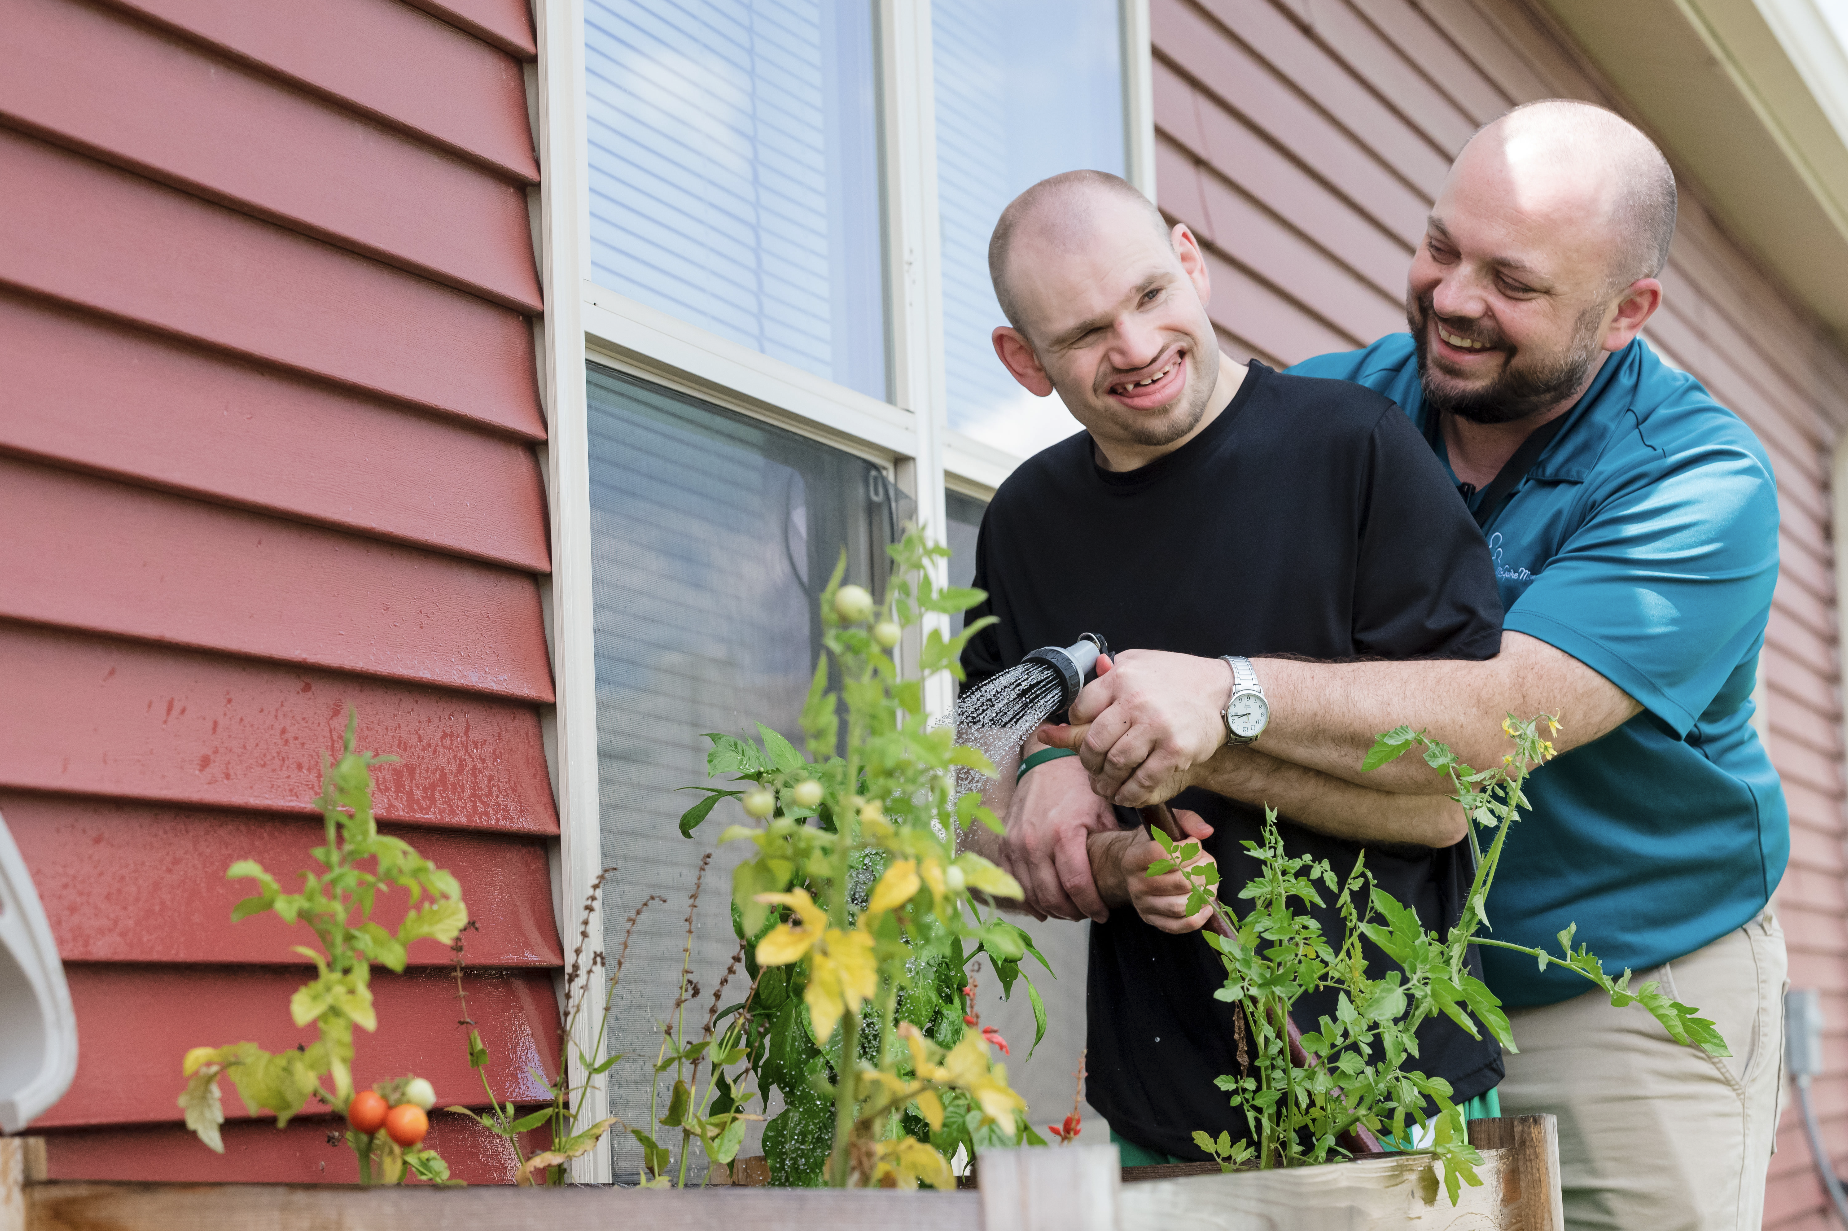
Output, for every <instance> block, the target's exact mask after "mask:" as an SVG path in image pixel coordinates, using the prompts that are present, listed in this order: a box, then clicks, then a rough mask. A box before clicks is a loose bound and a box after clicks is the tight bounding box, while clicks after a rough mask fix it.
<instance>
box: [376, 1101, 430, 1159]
mask: <svg viewBox="0 0 1848 1231" xmlns="http://www.w3.org/2000/svg"><path fill="white" fill-rule="evenodd" d="M385 1131H386V1132H387V1133H389V1134H391V1139H392V1140H393V1141H395V1142H397V1143H398V1144H399V1145H401V1146H403V1147H404V1148H405V1149H407V1150H408V1149H410V1148H411V1147H412V1146H414V1145H416V1144H417V1143H418V1142H420V1141H422V1140H423V1139H424V1134H425V1133H427V1132H429V1131H430V1117H429V1116H426V1115H425V1114H424V1109H423V1108H421V1107H419V1106H418V1105H417V1104H416V1103H399V1104H398V1105H397V1106H396V1107H393V1108H392V1109H391V1110H390V1111H388V1112H386V1113H385Z"/></svg>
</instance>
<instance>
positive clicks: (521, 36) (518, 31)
mask: <svg viewBox="0 0 1848 1231" xmlns="http://www.w3.org/2000/svg"><path fill="white" fill-rule="evenodd" d="M405 3H406V4H409V5H411V6H412V7H413V8H419V9H422V10H423V11H424V12H426V13H429V14H431V15H432V16H435V17H440V18H442V19H443V20H444V21H446V22H448V23H449V24H450V25H452V26H455V27H456V28H457V29H460V30H466V31H468V32H469V33H470V34H473V35H474V36H475V37H476V38H479V39H481V40H483V41H484V42H487V43H490V44H492V45H493V46H495V47H499V48H500V49H501V50H503V51H506V52H508V53H509V54H511V55H515V56H518V57H519V58H520V59H522V60H537V59H538V58H539V49H538V45H537V43H535V42H534V40H533V17H532V13H531V12H529V11H528V10H527V7H526V0H405Z"/></svg>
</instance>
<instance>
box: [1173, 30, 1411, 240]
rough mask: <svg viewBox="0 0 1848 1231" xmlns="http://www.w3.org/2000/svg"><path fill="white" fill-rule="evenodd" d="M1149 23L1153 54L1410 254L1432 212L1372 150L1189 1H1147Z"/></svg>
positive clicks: (1408, 185)
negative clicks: (1333, 188)
mask: <svg viewBox="0 0 1848 1231" xmlns="http://www.w3.org/2000/svg"><path fill="white" fill-rule="evenodd" d="M1149 19H1150V23H1151V28H1152V30H1153V32H1154V46H1155V51H1156V53H1157V54H1158V55H1160V56H1162V57H1163V58H1164V59H1166V60H1167V61H1168V62H1169V63H1170V64H1171V65H1173V66H1174V67H1176V68H1178V69H1180V70H1181V71H1182V72H1183V73H1184V74H1185V75H1186V77H1187V78H1188V79H1190V81H1191V82H1192V83H1193V84H1194V85H1195V86H1196V87H1197V88H1199V89H1201V90H1202V91H1204V94H1205V95H1206V96H1207V97H1210V98H1212V99H1214V100H1215V101H1216V102H1217V103H1218V104H1219V105H1220V106H1223V107H1225V108H1227V109H1229V110H1231V111H1232V112H1234V113H1236V114H1237V115H1238V116H1240V117H1241V118H1242V119H1243V121H1244V122H1246V123H1247V124H1249V125H1251V127H1252V128H1253V129H1255V130H1256V131H1258V132H1260V133H1262V134H1263V135H1264V137H1265V139H1266V140H1267V141H1269V142H1271V143H1272V144H1273V145H1274V146H1275V147H1276V148H1277V149H1278V150H1280V151H1282V152H1283V153H1285V154H1286V155H1288V156H1289V157H1290V158H1292V159H1294V160H1296V161H1297V162H1299V163H1301V164H1303V165H1304V166H1306V167H1308V168H1310V169H1311V170H1312V171H1313V172H1314V173H1315V174H1316V175H1317V176H1319V177H1321V178H1322V179H1324V180H1326V181H1328V182H1329V183H1331V184H1334V185H1335V186H1337V187H1338V188H1339V189H1340V190H1341V193H1342V195H1343V196H1345V197H1346V198H1347V199H1348V200H1349V201H1350V202H1353V203H1355V204H1356V206H1357V207H1364V209H1365V212H1367V213H1368V214H1369V215H1370V216H1371V217H1373V218H1374V219H1375V220H1377V221H1378V222H1379V224H1380V225H1381V226H1383V227H1385V228H1386V229H1387V231H1388V232H1389V233H1391V234H1394V235H1397V236H1399V237H1400V238H1401V239H1402V240H1403V241H1404V242H1405V244H1406V246H1407V249H1408V250H1409V249H1410V246H1411V245H1412V244H1415V243H1417V242H1418V237H1419V236H1420V235H1422V234H1423V233H1424V224H1425V215H1426V214H1427V213H1428V212H1429V211H1430V208H1431V198H1430V197H1429V196H1427V195H1425V194H1424V193H1422V192H1421V191H1419V190H1418V189H1417V188H1414V187H1413V186H1412V185H1410V184H1408V183H1406V182H1405V181H1404V180H1403V179H1401V178H1400V176H1399V175H1398V173H1397V172H1396V171H1394V170H1393V169H1392V168H1390V167H1389V166H1387V165H1386V164H1385V163H1384V162H1383V161H1382V160H1381V159H1380V157H1379V156H1378V155H1377V154H1375V153H1374V151H1373V150H1371V149H1369V148H1368V147H1367V146H1366V145H1365V144H1364V143H1363V142H1361V141H1359V140H1357V139H1355V138H1354V137H1353V136H1352V135H1351V134H1349V133H1348V132H1346V131H1345V130H1343V129H1342V128H1341V127H1340V126H1339V125H1337V124H1335V123H1334V122H1333V121H1332V120H1330V119H1329V118H1328V116H1327V115H1326V114H1324V113H1323V112H1322V111H1321V110H1320V109H1319V108H1317V107H1315V106H1313V105H1312V104H1310V103H1309V102H1308V101H1307V100H1306V99H1304V98H1303V97H1302V95H1301V94H1300V92H1299V91H1298V90H1297V89H1296V88H1295V86H1294V85H1293V84H1292V83H1290V82H1288V81H1286V80H1283V79H1281V78H1279V77H1278V76H1277V75H1276V73H1274V72H1273V71H1272V70H1271V68H1270V67H1269V66H1268V65H1266V64H1265V63H1264V62H1263V61H1262V60H1260V59H1258V58H1257V57H1255V56H1253V55H1252V54H1251V53H1250V52H1249V51H1247V50H1245V48H1244V47H1243V46H1242V45H1241V44H1239V43H1238V42H1236V41H1235V40H1233V39H1231V38H1229V37H1228V36H1227V34H1226V31H1225V29H1224V28H1223V27H1221V26H1220V25H1219V24H1218V23H1217V22H1215V21H1213V20H1211V19H1210V18H1208V17H1207V16H1206V15H1205V14H1204V13H1202V12H1201V11H1200V10H1199V9H1197V8H1195V7H1194V6H1193V5H1192V4H1190V3H1187V0H1152V2H1151V4H1150V7H1149Z"/></svg>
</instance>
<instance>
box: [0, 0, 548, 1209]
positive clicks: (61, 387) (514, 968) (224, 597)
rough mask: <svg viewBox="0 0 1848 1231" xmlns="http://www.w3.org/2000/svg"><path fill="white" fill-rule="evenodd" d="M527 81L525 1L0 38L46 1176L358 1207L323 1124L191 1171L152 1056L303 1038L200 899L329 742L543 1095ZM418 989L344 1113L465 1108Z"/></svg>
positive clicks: (239, 1127) (13, 491) (444, 963)
mask: <svg viewBox="0 0 1848 1231" xmlns="http://www.w3.org/2000/svg"><path fill="white" fill-rule="evenodd" d="M532 54H533V48H532V31H531V25H530V21H529V19H528V18H527V14H526V9H525V6H524V3H522V2H521V0H453V2H445V3H435V2H432V3H428V4H417V5H406V4H402V3H399V2H398V0H329V2H328V3H327V4H324V5H317V6H309V7H307V8H303V7H301V6H278V5H250V4H243V3H233V2H232V0H132V2H131V0H124V2H122V3H100V2H99V3H92V2H89V0H0V233H4V234H5V235H6V236H7V242H6V243H5V244H0V388H4V389H5V390H6V391H7V395H6V412H5V413H4V414H0V524H4V525H6V526H7V528H8V533H7V534H6V535H5V536H3V537H0V678H4V679H5V681H6V687H5V692H6V694H7V704H6V706H4V707H0V815H4V816H5V817H6V820H7V822H8V827H9V829H10V830H11V832H12V833H13V835H14V838H15V840H16V841H17V842H18V844H19V846H20V849H21V851H22V852H23V853H24V855H25V858H26V861H27V866H28V867H29V868H30V869H31V870H32V872H33V876H34V879H35V881H36V882H37V884H38V886H39V889H40V896H41V898H42V899H43V901H44V903H45V906H46V909H47V913H48V915H49V917H50V919H51V925H52V931H53V934H54V936H55V937H56V939H57V941H58V944H59V947H60V951H61V953H62V955H63V956H64V958H65V961H66V968H67V971H68V973H69V976H70V982H71V989H72V995H73V999H74V1000H75V1003H76V1006H77V1011H78V1025H79V1036H80V1038H79V1051H80V1059H79V1069H78V1074H77V1079H76V1082H75V1084H74V1085H73V1086H72V1089H71V1091H70V1093H69V1094H67V1095H66V1096H65V1098H64V1099H63V1100H62V1101H60V1102H59V1103H58V1105H57V1106H56V1107H54V1108H53V1109H52V1110H51V1111H50V1112H48V1113H47V1114H46V1115H45V1116H44V1117H42V1118H41V1120H40V1121H39V1123H38V1127H39V1128H41V1129H44V1130H45V1131H47V1133H48V1134H49V1135H50V1137H51V1143H52V1144H51V1163H52V1173H53V1175H54V1176H55V1177H68V1178H78V1177H84V1178H122V1179H148V1178H159V1179H223V1180H231V1179H274V1180H281V1179H291V1180H316V1179H328V1180H347V1181H350V1180H351V1179H353V1178H354V1177H353V1175H352V1163H351V1161H350V1151H344V1150H336V1149H332V1148H330V1147H328V1146H327V1144H326V1142H325V1137H326V1134H327V1131H328V1128H329V1127H330V1124H329V1120H328V1118H327V1117H326V1116H325V1115H306V1116H304V1117H302V1118H301V1119H300V1120H298V1121H297V1122H296V1123H295V1124H293V1125H291V1126H290V1127H289V1128H288V1129H287V1130H284V1131H282V1132H277V1131H276V1130H275V1128H274V1126H273V1124H271V1125H268V1126H265V1125H264V1123H263V1122H262V1121H261V1120H260V1119H258V1120H251V1119H248V1118H247V1117H246V1116H245V1114H244V1111H243V1109H242V1108H241V1106H240V1105H239V1104H238V1102H237V1100H236V1098H235V1097H234V1096H228V1097H227V1100H226V1103H227V1108H226V1109H227V1114H228V1116H229V1117H230V1118H229V1122H228V1123H227V1131H226V1134H225V1137H226V1142H227V1147H228V1148H227V1153H226V1154H225V1155H224V1156H222V1157H221V1156H218V1155H214V1154H212V1153H211V1152H210V1151H207V1150H206V1149H205V1148H204V1147H203V1146H201V1145H200V1144H199V1143H198V1142H197V1141H196V1140H194V1139H192V1137H191V1135H190V1134H188V1133H187V1132H186V1131H185V1129H184V1127H183V1126H182V1125H181V1124H180V1123H179V1111H178V1108H177V1107H176V1106H175V1105H174V1101H173V1100H174V1097H175V1095H176V1094H177V1093H178V1090H179V1086H180V1082H181V1075H180V1072H179V1059H180V1056H181V1055H182V1054H183V1052H184V1050H185V1049H186V1048H187V1047H190V1046H193V1045H196V1044H201V1043H220V1042H230V1041H233V1040H236V1039H240V1038H244V1039H252V1040H255V1041H257V1042H260V1043H262V1044H264V1045H265V1046H268V1047H271V1048H281V1047H287V1046H290V1045H293V1044H294V1043H295V1042H296V1041H298V1039H301V1038H303V1037H305V1036H304V1034H303V1032H302V1031H299V1030H297V1029H295V1028H294V1027H293V1025H292V1024H291V1023H290V1021H289V1017H288V1010H287V1003H288V997H289V993H290V992H291V991H292V990H293V988H294V987H295V986H297V985H298V984H299V983H300V982H301V981H302V979H303V976H304V972H305V971H307V970H311V969H312V968H311V967H308V966H307V965H306V964H305V962H304V959H303V958H302V957H301V955H299V954H296V953H293V952H292V951H291V950H290V946H291V945H292V944H298V943H301V942H302V941H303V940H304V939H305V937H304V936H302V935H301V934H299V929H290V928H287V927H284V926H283V925H282V924H281V923H280V921H278V920H276V919H275V918H273V917H271V916H262V917H259V918H255V919H251V920H247V921H245V922H243V923H240V924H237V925H232V924H231V923H230V921H229V920H230V909H231V906H232V905H233V904H234V903H235V902H236V901H237V900H238V898H239V897H240V896H242V893H243V892H244V889H245V886H240V885H238V884H235V883H232V882H228V881H227V880H226V879H225V878H224V870H225V868H226V867H227V866H228V865H229V864H230V863H231V862H232V861H233V860H236V859H240V858H253V859H256V860H258V861H259V862H261V863H262V864H263V865H264V866H265V867H267V868H268V869H269V870H270V871H271V872H272V873H275V874H277V875H278V877H279V878H280V879H282V880H283V882H284V883H285V884H288V885H292V884H294V883H295V874H296V871H297V870H298V869H300V868H302V867H304V866H307V865H308V864H309V862H310V855H309V850H310V848H311V847H313V846H315V845H317V844H318V843H319V842H320V841H321V840H322V837H323V834H322V827H321V823H320V820H319V817H318V815H317V814H315V813H314V811H313V810H312V808H311V807H310V805H309V801H310V800H312V799H313V797H314V795H315V794H316V792H317V790H318V788H319V783H320V774H321V765H322V759H323V757H324V755H325V754H326V753H327V752H328V751H330V750H332V749H335V748H337V747H338V744H339V739H340V735H341V732H342V730H343V728H344V726H345V720H346V714H347V712H348V710H349V708H350V709H352V710H355V711H357V712H358V714H359V717H360V737H361V742H362V744H363V745H364V746H366V747H369V748H375V749H378V750H380V751H385V752H392V753H395V754H397V755H398V756H399V757H401V758H402V760H401V762H400V763H398V764H393V765H385V766H381V767H380V768H379V769H377V770H376V771H375V782H376V791H375V799H376V810H377V814H378V816H379V818H380V820H381V822H382V823H383V824H384V826H385V827H386V829H387V831H388V832H392V833H395V834H397V835H399V836H401V837H404V838H406V839H407V840H409V841H411V842H413V843H415V844H416V845H418V847H419V848H420V849H421V850H422V851H423V852H424V853H425V854H427V855H428V856H429V857H430V858H431V859H433V860H434V861H435V862H436V863H438V864H439V865H441V866H443V867H447V868H449V869H450V870H452V871H453V872H455V874H456V875H457V877H458V879H459V881H460V883H461V885H462V890H463V896H464V899H465V900H466V901H467V902H468V905H469V908H470V914H471V916H472V917H473V918H474V919H475V920H476V921H477V923H478V928H477V929H476V930H471V931H470V932H468V933H466V934H465V937H464V939H465V941H466V950H465V954H464V967H465V976H464V986H465V988H466V990H467V992H468V995H469V1004H468V1008H469V1014H470V1015H471V1016H472V1017H473V1018H474V1020H475V1021H476V1022H478V1023H479V1025H480V1029H481V1032H482V1035H483V1037H484V1040H485V1041H486V1042H487V1044H488V1047H489V1049H490V1051H491V1052H492V1053H493V1056H494V1060H493V1063H492V1064H491V1066H490V1070H489V1072H490V1076H491V1078H492V1080H493V1081H494V1082H495V1085H496V1089H497V1092H499V1093H501V1094H503V1095H505V1096H508V1097H512V1098H515V1099H519V1100H532V1099H534V1098H536V1097H538V1096H540V1095H542V1094H543V1088H542V1087H541V1086H540V1085H539V1084H538V1082H537V1080H536V1079H535V1078H534V1077H533V1076H532V1070H533V1069H534V1068H535V1067H536V1068H538V1069H540V1070H542V1071H550V1069H551V1068H552V1067H553V1066H555V1064H556V1062H557V1055H558V1050H557V1049H558V1021H557V1007H556V1001H555V998H554V994H553V990H552V981H553V972H554V971H555V970H556V969H557V968H558V967H559V966H560V965H561V964H562V952H561V949H560V944H559V937H558V931H557V927H556V924H555V922H554V913H553V907H552V901H551V871H550V859H551V856H550V853H549V852H550V850H551V847H552V844H553V842H554V841H555V838H556V835H557V832H558V817H557V813H556V810H555V807H554V804H553V799H552V793H551V787H550V781H549V776H548V771H547V763H546V756H545V744H544V737H543V734H542V728H541V724H542V716H543V711H544V710H545V708H546V707H547V706H548V705H549V703H550V701H551V699H552V680H551V671H550V665H549V660H548V653H547V647H546V641H545V630H544V621H543V611H542V605H541V599H540V590H539V578H540V575H542V574H544V573H545V572H547V571H548V569H549V566H550V564H549V559H550V557H549V548H548V545H547V541H546V504H545V496H544V492H543V489H542V484H541V478H540V472H539V467H538V462H537V458H536V457H535V454H534V450H533V445H534V444H535V442H539V441H542V440H543V439H544V436H545V428H544V422H543V418H542V416H541V414H540V409H539V401H538V393H537V388H536V383H535V379H534V352H533V320H532V317H533V316H534V315H535V314H537V313H538V312H539V310H540V302H539V284H538V278H537V275H536V270H535V267H534V263H533V251H532V232H531V226H530V223H529V220H528V211H527V201H528V195H529V193H530V191H531V185H532V184H533V183H534V182H535V181H536V179H537V166H536V164H535V162H534V160H533V151H532V143H531V136H530V130H529V127H528V117H527V107H526V96H525V88H524V78H525V70H524V66H523V61H524V60H527V59H530V58H531V56H532ZM407 908H408V901H407V900H406V897H405V895H404V894H403V893H402V892H397V893H393V894H387V895H385V896H384V897H383V898H382V899H381V901H380V903H379V907H378V917H379V919H380V920H381V921H382V922H385V923H387V924H395V923H396V922H397V920H398V919H400V918H401V917H402V916H403V914H404V911H405V910H406V909H407ZM450 961H451V955H450V953H449V952H447V951H446V950H444V949H442V948H441V947H439V946H436V945H433V944H428V943H426V944H421V945H418V946H415V947H413V949H412V952H411V954H410V969H409V970H407V972H406V973H405V974H403V975H392V974H391V973H390V972H387V971H378V972H376V973H375V976H374V982H373V988H374V992H375V994H376V996H377V1002H378V1007H379V1019H380V1029H379V1031H378V1033H377V1034H376V1035H366V1034H364V1033H363V1032H362V1033H361V1035H360V1037H359V1039H358V1049H359V1050H358V1058H357V1061H356V1065H355V1069H356V1076H357V1077H358V1078H359V1080H360V1081H361V1082H370V1081H372V1080H376V1079H378V1078H381V1077H385V1076H391V1075H397V1074H402V1073H404V1072H407V1071H411V1070H415V1071H417V1072H419V1073H422V1074H424V1075H427V1076H428V1077H430V1078H431V1080H432V1081H433V1082H434V1083H435V1085H436V1087H437V1096H438V1098H439V1099H440V1100H442V1102H443V1103H452V1102H461V1103H478V1102H480V1101H481V1093H480V1083H479V1080H478V1079H477V1078H476V1076H475V1074H474V1073H473V1072H472V1071H471V1070H470V1069H469V1067H468V1052H467V1046H466V1037H465V1032H464V1031H462V1030H460V1029H458V1028H457V1027H456V1026H455V1025H454V1023H455V1022H456V1021H457V1019H458V1018H460V1017H462V1016H463V1014H462V1011H461V1006H460V1005H459V1004H458V1003H457V1002H456V999H455V995H456V983H455V978H454V974H453V972H452V971H451V970H450V969H449V966H450ZM323 1110H324V1109H323ZM433 1139H435V1140H437V1141H438V1143H439V1144H440V1146H441V1148H443V1149H444V1150H445V1152H446V1153H447V1154H448V1155H449V1157H450V1159H451V1161H452V1163H453V1164H455V1165H456V1168H457V1172H458V1174H460V1175H461V1176H463V1177H464V1178H467V1179H471V1180H475V1181H493V1180H505V1179H506V1178H507V1177H508V1175H509V1174H510V1171H511V1168H512V1161H513V1160H512V1158H511V1156H510V1154H509V1153H508V1152H507V1150H506V1148H505V1146H504V1144H503V1143H499V1142H498V1141H496V1140H494V1139H491V1138H489V1137H488V1136H486V1135H485V1134H484V1133H482V1132H481V1131H480V1130H479V1129H477V1128H475V1127H473V1126H472V1125H469V1124H468V1123H467V1122H465V1121H461V1120H460V1118H459V1117H441V1116H439V1117H438V1118H437V1128H436V1129H435V1130H434V1132H433Z"/></svg>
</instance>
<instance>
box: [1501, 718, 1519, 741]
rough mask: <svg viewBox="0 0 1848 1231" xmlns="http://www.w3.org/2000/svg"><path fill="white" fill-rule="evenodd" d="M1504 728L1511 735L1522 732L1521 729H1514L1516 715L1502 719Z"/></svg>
mask: <svg viewBox="0 0 1848 1231" xmlns="http://www.w3.org/2000/svg"><path fill="white" fill-rule="evenodd" d="M1502 730H1503V731H1504V732H1506V733H1507V734H1508V735H1511V736H1512V735H1519V734H1520V732H1519V731H1517V730H1515V729H1514V717H1513V716H1512V715H1510V716H1509V717H1507V718H1504V719H1502Z"/></svg>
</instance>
